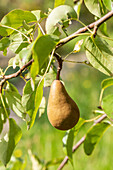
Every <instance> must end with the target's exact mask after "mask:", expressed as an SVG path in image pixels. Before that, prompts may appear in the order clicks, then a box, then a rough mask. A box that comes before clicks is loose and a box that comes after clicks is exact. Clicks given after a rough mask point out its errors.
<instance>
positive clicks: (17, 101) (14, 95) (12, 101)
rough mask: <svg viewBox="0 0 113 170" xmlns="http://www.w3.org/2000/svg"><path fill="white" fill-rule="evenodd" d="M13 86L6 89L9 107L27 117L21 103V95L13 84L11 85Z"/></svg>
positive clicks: (22, 116) (19, 114)
mask: <svg viewBox="0 0 113 170" xmlns="http://www.w3.org/2000/svg"><path fill="white" fill-rule="evenodd" d="M9 86H10V87H11V88H7V89H6V91H5V97H6V102H7V104H8V105H9V107H10V108H11V109H12V110H13V111H14V112H15V113H16V114H17V115H18V116H19V117H21V118H23V119H24V118H25V116H26V114H25V111H24V108H23V107H22V103H21V95H20V94H19V93H18V91H17V90H16V87H15V88H14V86H13V85H9Z"/></svg>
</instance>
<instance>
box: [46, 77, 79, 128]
mask: <svg viewBox="0 0 113 170" xmlns="http://www.w3.org/2000/svg"><path fill="white" fill-rule="evenodd" d="M47 115H48V119H49V121H50V123H51V125H52V126H53V127H55V128H56V129H59V130H68V129H71V128H73V127H74V126H75V125H76V124H77V122H78V120H79V117H80V112H79V109H78V106H77V105H76V103H75V102H74V101H73V100H72V98H71V97H70V96H69V95H68V93H67V91H66V89H65V87H64V85H63V84H62V82H61V81H60V80H54V81H53V82H52V85H51V88H50V94H49V100H48V106H47Z"/></svg>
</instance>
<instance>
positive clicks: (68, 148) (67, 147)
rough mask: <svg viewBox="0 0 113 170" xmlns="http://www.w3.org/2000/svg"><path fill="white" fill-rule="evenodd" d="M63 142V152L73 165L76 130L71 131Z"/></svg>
mask: <svg viewBox="0 0 113 170" xmlns="http://www.w3.org/2000/svg"><path fill="white" fill-rule="evenodd" d="M62 141H63V150H64V152H65V154H66V155H67V156H68V158H69V160H70V161H71V163H72V164H73V161H72V147H73V141H74V129H70V130H69V131H67V132H66V134H65V136H64V137H63V140H62Z"/></svg>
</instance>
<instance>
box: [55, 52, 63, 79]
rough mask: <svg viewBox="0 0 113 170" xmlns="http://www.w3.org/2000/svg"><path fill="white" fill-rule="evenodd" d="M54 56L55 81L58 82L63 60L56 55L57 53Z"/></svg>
mask: <svg viewBox="0 0 113 170" xmlns="http://www.w3.org/2000/svg"><path fill="white" fill-rule="evenodd" d="M54 56H55V57H56V59H57V62H58V67H57V76H56V80H60V72H61V70H62V63H63V60H62V58H61V56H60V55H59V54H57V53H54Z"/></svg>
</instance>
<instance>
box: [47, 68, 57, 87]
mask: <svg viewBox="0 0 113 170" xmlns="http://www.w3.org/2000/svg"><path fill="white" fill-rule="evenodd" d="M56 75H57V72H56V70H55V67H53V68H50V70H49V72H48V73H47V74H46V76H45V78H44V87H50V86H51V84H52V82H53V80H55V79H56Z"/></svg>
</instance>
